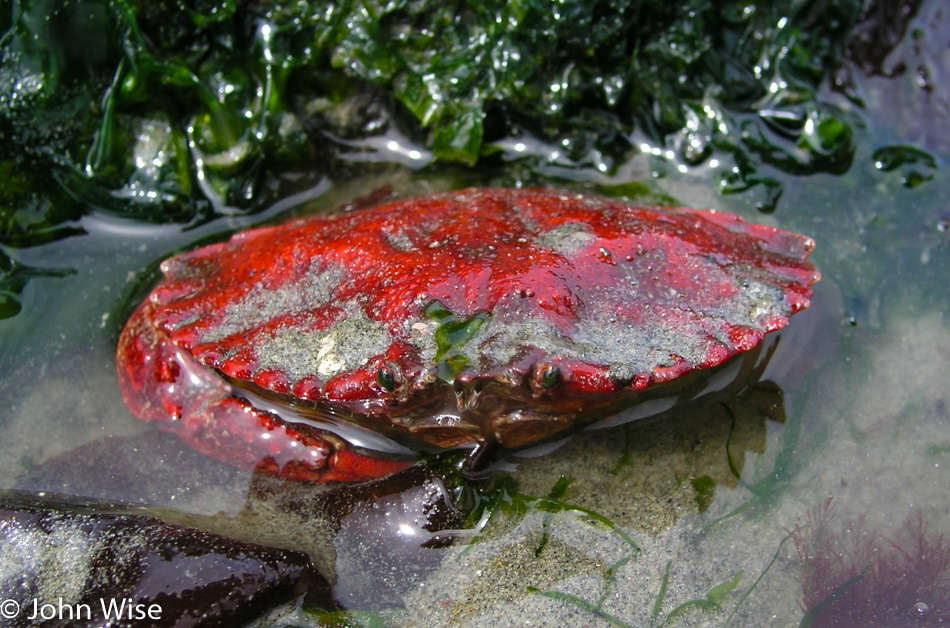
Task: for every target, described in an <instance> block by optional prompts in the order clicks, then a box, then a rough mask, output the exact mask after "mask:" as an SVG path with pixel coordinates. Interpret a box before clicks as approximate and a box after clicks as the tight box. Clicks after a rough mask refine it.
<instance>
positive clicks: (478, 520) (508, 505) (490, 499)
mask: <svg viewBox="0 0 950 628" xmlns="http://www.w3.org/2000/svg"><path fill="white" fill-rule="evenodd" d="M572 482H573V480H571V479H569V478H566V477H564V476H561V477H560V478H558V480H557V482H555V484H554V486H553V487H552V489H551V491H550V492H549V493H548V495H549V496H548V497H533V496H531V495H525V494H523V493H519V492H518V486H517V483H516V482H515V480H514V478H512V477H511V476H508V475H504V476H499V477H498V478H495V479H494V481H493V482H491V483H490V484H489V485H487V486H481V487H479V486H476V485H473V484H463V485H462V486H460V487H459V491H458V492H459V495H458V503H459V505H460V507H462V508H465V509H467V511H468V512H469V513H470V514H469V519H470V520H471V521H472V523H473V526H474V527H475V529H476V530H477V531H478V532H476V534H475V535H474V536H473V537H472V540H471V541H470V543H469V547H471V546H473V545H475V544H476V543H478V542H479V540H480V538H481V535H482V534H483V532H484V530H485V528H486V527H487V525H488V523H489V522H490V521H491V519H492V518H493V517H494V516H495V515H496V514H497V513H500V512H504V513H509V514H514V515H523V514H525V513H527V512H530V511H532V510H535V511H541V512H543V513H545V518H544V519H543V520H542V526H543V525H544V522H545V521H546V520H547V519H546V518H547V516H548V515H549V514H553V513H558V512H573V513H577V514H580V515H583V516H584V517H586V518H588V519H591V520H593V521H596V522H597V523H600V524H602V525H604V526H606V527H607V528H608V529H610V531H611V532H613V533H614V534H616V535H617V536H619V537H620V538H621V539H622V540H623V541H624V543H626V544H627V545H628V546H630V548H631V551H632V555H634V556H635V555H637V554H639V553H640V551H641V550H640V546H639V545H637V543H636V541H634V540H633V538H632V537H631V536H630V535H629V534H627V532H626V531H625V530H624V529H623V528H621V527H620V526H618V525H617V524H616V523H614V522H613V521H611V520H610V519H609V518H607V517H605V516H604V515H602V514H600V513H598V512H596V511H594V510H590V509H589V508H584V507H582V506H577V505H574V504H571V503H569V502H566V501H563V499H562V497H563V496H564V494H565V493H566V492H567V489H568V488H569V487H570V485H571V483H572ZM546 542H547V541H546V540H544V536H543V533H542V543H541V547H539V548H538V549H537V550H536V551H535V554H536V555H540V554H541V551H542V550H543V546H544V544H546ZM463 553H464V552H463Z"/></svg>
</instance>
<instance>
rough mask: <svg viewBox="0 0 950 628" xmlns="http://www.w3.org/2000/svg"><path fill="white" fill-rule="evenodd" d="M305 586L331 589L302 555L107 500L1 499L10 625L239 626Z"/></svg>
mask: <svg viewBox="0 0 950 628" xmlns="http://www.w3.org/2000/svg"><path fill="white" fill-rule="evenodd" d="M304 591H306V592H307V593H308V599H310V600H317V599H318V598H321V597H324V594H327V592H328V591H329V585H328V583H327V582H326V580H325V579H323V578H322V577H321V576H319V575H318V574H317V573H316V571H315V570H314V568H313V567H312V565H311V561H310V558H309V557H308V556H307V554H305V553H303V552H298V551H289V550H282V549H276V548H270V547H265V546H261V545H254V544H249V543H243V542H239V541H235V540H232V539H229V538H226V537H222V536H218V535H214V534H210V533H207V532H203V531H200V530H196V529H192V528H185V527H180V526H174V525H170V524H167V523H164V522H162V521H160V520H158V519H155V518H152V517H147V516H143V515H138V514H129V513H122V512H117V511H114V510H111V511H110V506H109V505H107V504H87V505H76V504H67V503H64V502H56V501H49V500H42V501H41V500H39V499H38V498H37V497H35V496H30V495H24V494H19V493H14V492H7V493H4V494H3V495H0V597H2V598H3V599H4V606H3V608H2V612H3V613H4V620H3V621H4V622H9V623H4V624H3V625H8V626H101V625H104V624H106V625H110V626H133V625H135V626H142V625H149V626H200V627H209V626H235V625H240V624H241V623H242V622H247V621H250V620H252V619H254V618H256V617H258V616H259V615H260V614H261V613H263V612H265V611H267V610H268V609H270V608H272V607H274V606H276V605H279V604H282V603H286V602H288V601H290V600H292V599H294V597H296V596H297V595H300V594H302V593H303V592H304ZM327 600H328V598H325V599H324V600H322V602H323V603H324V604H326V605H327V606H332V605H331V604H329V602H328V601H327Z"/></svg>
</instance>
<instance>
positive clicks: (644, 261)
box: [117, 189, 819, 482]
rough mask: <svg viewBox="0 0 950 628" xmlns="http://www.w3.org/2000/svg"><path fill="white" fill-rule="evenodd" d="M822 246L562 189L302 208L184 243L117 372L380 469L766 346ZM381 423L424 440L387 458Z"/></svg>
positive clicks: (604, 409) (349, 465)
mask: <svg viewBox="0 0 950 628" xmlns="http://www.w3.org/2000/svg"><path fill="white" fill-rule="evenodd" d="M813 246H814V243H813V242H812V240H811V239H809V238H806V237H804V236H801V235H797V234H794V233H788V232H785V231H780V230H778V229H774V228H772V227H765V226H760V225H750V224H747V223H746V222H744V221H743V220H742V219H741V218H739V217H737V216H733V215H730V214H724V213H719V212H716V211H699V210H693V209H677V208H663V207H635V206H631V205H629V204H627V203H623V202H619V201H613V200H608V199H603V198H598V197H592V196H585V195H582V194H576V193H573V192H566V191H558V190H545V189H533V190H507V189H472V190H464V191H461V192H452V193H448V194H439V195H434V196H427V197H422V198H413V199H407V200H402V201H398V202H394V203H390V204H387V205H381V206H377V207H373V208H370V209H363V210H359V211H353V212H350V213H341V214H338V215H334V216H314V217H308V218H302V219H298V220H293V221H291V222H288V223H286V224H282V225H279V226H275V227H265V228H262V229H256V230H253V231H248V232H245V233H240V234H238V235H236V236H234V237H233V238H232V239H231V240H230V241H229V242H224V243H221V244H215V245H212V246H208V247H205V248H202V249H199V250H196V251H192V252H190V253H185V254H183V255H179V256H177V257H173V258H171V259H168V260H166V261H165V262H164V263H163V264H162V267H161V268H162V272H163V273H164V274H165V279H164V281H162V282H161V283H160V284H159V285H158V286H157V287H156V288H155V290H154V291H153V292H152V293H151V294H150V295H149V297H148V299H146V300H145V302H144V303H143V304H142V305H141V306H140V307H139V309H138V310H137V311H136V312H135V314H134V315H133V316H132V318H131V320H130V321H129V322H128V324H127V326H126V328H125V331H124V332H123V334H122V337H121V339H120V341H119V348H118V357H117V361H118V369H119V377H120V383H121V386H122V392H123V394H124V396H125V400H126V403H127V404H128V406H129V408H130V409H131V410H132V412H133V413H134V414H135V415H137V416H138V417H139V418H141V419H143V420H146V421H156V422H159V423H160V424H161V427H162V428H164V429H167V430H170V431H174V432H175V433H177V434H178V435H179V436H180V437H181V438H182V439H183V440H185V441H186V442H187V443H188V444H190V445H191V446H193V447H195V448H196V449H198V450H200V451H202V452H204V453H206V454H208V455H210V456H212V457H214V458H216V459H219V460H222V461H225V462H229V463H233V464H236V465H240V466H245V467H248V468H254V469H256V470H257V471H258V472H262V473H267V474H272V475H279V476H284V477H289V478H295V479H301V480H308V481H314V482H331V481H358V480H364V479H370V478H376V477H382V476H385V475H388V474H390V473H393V472H395V471H398V470H400V469H403V468H405V467H407V466H409V465H410V464H411V463H412V460H411V458H410V457H407V456H406V455H405V454H407V453H409V452H411V451H413V450H415V451H418V450H419V445H423V446H424V445H425V444H429V445H430V446H435V447H439V448H441V447H456V446H464V445H471V444H479V443H498V444H500V445H502V446H505V447H518V446H521V445H525V444H527V443H531V442H534V441H536V440H538V439H541V438H544V437H547V436H550V435H552V434H555V433H557V432H560V431H562V430H564V429H566V428H568V427H571V426H576V425H579V424H583V423H584V422H587V421H590V420H591V419H593V418H595V417H601V416H604V415H605V414H607V413H610V412H614V411H616V410H617V409H619V408H621V407H623V406H626V405H629V404H632V403H634V402H635V401H636V400H637V397H638V395H640V394H641V391H643V390H644V389H646V388H648V387H650V386H653V385H654V384H659V383H663V382H668V381H670V380H673V379H675V378H679V377H681V376H683V375H685V374H687V373H689V372H691V371H694V370H696V369H705V368H709V367H712V366H715V365H718V364H720V363H722V362H723V361H724V360H727V359H728V358H730V357H732V356H733V355H735V354H737V353H740V352H744V351H747V350H749V349H751V348H752V347H755V346H756V345H758V344H759V343H760V342H761V341H762V339H763V337H764V336H765V334H767V333H769V332H772V331H775V330H777V329H780V328H782V327H784V326H785V325H786V324H787V323H788V319H789V316H790V315H792V314H794V313H796V312H798V311H801V310H802V309H804V308H806V307H808V305H809V301H810V298H811V294H812V293H811V289H810V286H811V285H812V284H814V283H815V282H816V281H818V279H819V274H818V271H816V270H815V268H814V266H812V264H811V263H809V262H808V261H807V257H808V255H809V253H810V252H811V250H812V248H813ZM349 426H353V427H349ZM374 434H383V435H387V436H388V437H389V439H388V440H389V442H397V443H400V442H401V443H415V444H416V446H415V447H412V446H410V447H404V446H403V447H400V446H396V447H395V450H396V451H401V452H402V453H403V454H404V455H402V456H396V457H393V456H387V455H386V454H384V453H383V454H381V453H379V452H378V451H377V452H373V451H370V450H372V449H377V447H376V445H374V444H373V443H371V442H370V441H371V440H372V438H373V435H374ZM367 438H368V439H369V440H367ZM379 440H384V439H382V438H381V437H380V439H379Z"/></svg>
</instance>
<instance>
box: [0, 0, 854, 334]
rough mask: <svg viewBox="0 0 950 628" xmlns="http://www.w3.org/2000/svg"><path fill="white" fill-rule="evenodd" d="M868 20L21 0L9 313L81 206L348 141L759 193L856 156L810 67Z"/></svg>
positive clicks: (12, 58)
mask: <svg viewBox="0 0 950 628" xmlns="http://www.w3.org/2000/svg"><path fill="white" fill-rule="evenodd" d="M861 16H862V4H861V2H860V1H858V0H815V1H811V2H801V1H786V2H764V1H761V2H718V3H713V2H710V1H708V0H692V1H688V2H681V3H667V2H661V1H659V0H642V1H639V2H637V1H634V2H619V1H616V0H600V1H596V2H565V3H558V4H550V3H546V2H538V1H533V0H526V1H520V2H503V1H500V0H492V1H488V2H482V1H479V2H474V1H471V2H456V3H443V2H435V1H429V0H415V1H409V0H396V1H392V2H378V1H365V2H355V1H350V2H347V1H343V2H329V3H327V2H307V1H303V2H296V3H278V2H247V1H241V0H220V1H217V2H213V1H206V0H188V1H183V2H168V1H166V2H142V1H140V0H111V1H109V2H105V1H92V0H89V1H70V0H44V1H39V2H14V3H13V4H12V6H11V7H10V10H9V11H6V12H4V13H3V14H2V15H0V32H2V33H3V34H2V36H0V174H2V175H3V178H4V181H5V185H4V186H2V189H0V246H2V247H3V248H2V250H0V260H2V264H0V315H2V316H4V317H7V316H12V315H15V314H16V313H17V311H19V297H18V295H19V294H20V293H21V291H22V289H23V285H24V278H25V277H26V278H28V277H29V276H31V274H44V273H45V274H47V275H48V274H49V271H47V270H41V269H36V268H27V267H26V266H24V264H22V263H21V262H20V261H17V255H16V249H19V248H23V247H33V246H37V245H40V244H43V243H46V242H50V241H53V240H57V239H60V238H63V237H68V236H72V235H78V234H80V233H82V232H83V229H82V227H81V226H80V225H79V224H78V222H79V221H80V219H81V217H82V216H83V215H86V214H89V213H105V214H112V215H116V216H120V217H123V218H127V219H131V220H134V221H137V222H152V223H154V222H160V223H161V222H173V223H179V224H182V225H186V226H195V225H196V224H200V223H204V222H207V221H210V220H213V219H215V218H216V217H220V216H222V215H225V216H226V215H233V214H244V213H256V212H258V211H261V210H263V209H264V208H266V207H268V206H270V205H272V204H273V203H274V202H275V201H276V200H278V199H280V198H285V197H287V196H288V195H289V194H292V193H294V192H298V191H300V190H304V189H307V188H308V187H312V186H313V185H315V184H316V182H318V181H320V180H321V178H323V177H325V176H330V177H332V178H334V179H346V178H350V177H352V176H353V173H354V161H375V162H387V161H388V162H393V161H397V162H398V161H400V160H402V162H403V163H409V164H410V165H411V166H412V167H413V168H425V167H427V166H428V167H429V169H430V170H431V169H433V168H441V169H442V170H445V169H446V168H449V169H450V170H451V169H452V167H453V164H454V165H461V166H473V165H476V164H478V166H479V167H480V169H482V170H486V169H492V168H498V167H501V166H504V167H506V168H508V169H512V170H520V171H522V172H525V173H526V176H529V177H530V176H537V175H540V176H543V177H544V176H546V177H551V176H552V175H553V176H554V177H555V178H562V179H563V178H566V179H576V178H577V177H578V176H584V177H585V178H590V177H591V176H596V177H602V178H608V179H610V178H613V177H616V176H617V174H618V170H619V169H620V168H621V167H622V166H623V165H624V164H625V163H628V162H629V160H630V159H631V157H632V156H635V155H636V154H639V153H641V152H645V151H653V152H654V153H656V154H660V153H661V151H662V154H664V155H665V154H668V153H669V154H671V155H675V160H676V161H678V162H679V163H681V164H683V165H684V166H685V167H701V166H702V165H703V164H704V163H706V162H708V160H710V159H713V158H718V159H719V160H720V161H725V162H729V163H731V164H734V166H735V167H733V168H724V169H723V170H722V174H721V176H720V181H719V185H720V189H721V191H723V192H726V193H731V192H741V191H744V190H747V189H749V188H752V187H756V188H761V189H763V190H765V193H764V194H763V197H764V200H763V201H762V207H763V208H765V209H774V206H775V203H777V201H778V198H779V197H780V196H781V193H782V189H781V188H782V186H781V184H780V183H779V182H778V181H777V180H775V179H774V178H773V177H771V176H769V175H768V174H767V173H765V172H763V167H765V168H766V170H768V169H769V168H775V169H778V170H780V171H784V172H788V173H794V174H811V173H820V172H831V173H841V172H843V171H845V170H847V168H848V167H849V166H850V163H851V160H852V155H853V146H852V140H853V133H854V128H855V124H856V122H857V121H856V119H855V118H854V116H853V115H852V114H850V113H849V112H847V111H845V110H843V109H842V108H841V107H840V106H839V104H835V103H831V102H829V101H828V100H827V99H825V98H823V96H822V95H821V94H820V87H821V85H822V83H823V81H826V80H827V78H828V75H829V72H831V71H832V70H833V69H834V68H836V67H837V66H838V64H839V62H840V60H841V58H842V55H843V54H844V52H845V48H846V44H847V42H848V41H849V40H848V37H849V34H850V32H851V29H852V26H853V25H854V24H855V23H857V22H858V21H859V20H860V19H861ZM406 146H409V147H410V148H409V149H406ZM354 155H355V156H354ZM363 168H364V170H365V169H367V168H369V169H371V168H372V166H365V167H363ZM456 171H459V170H456ZM583 171H586V172H589V173H590V175H578V174H576V173H577V172H583ZM459 172H460V171H459ZM621 183H629V182H628V181H621ZM620 189H621V193H623V192H629V189H627V188H626V187H623V186H621V188H620ZM54 274H55V273H54Z"/></svg>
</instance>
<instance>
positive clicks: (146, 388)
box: [116, 301, 413, 483]
mask: <svg viewBox="0 0 950 628" xmlns="http://www.w3.org/2000/svg"><path fill="white" fill-rule="evenodd" d="M154 312H155V308H154V306H153V305H152V303H151V302H150V301H146V302H145V303H143V304H142V306H141V307H139V309H138V310H137V311H136V312H135V314H134V315H133V316H132V318H131V319H130V321H129V323H128V325H126V328H125V330H124V331H123V333H122V337H121V338H120V340H119V350H118V352H117V358H116V362H117V366H118V370H119V385H120V386H121V388H122V395H123V396H124V397H125V401H126V405H128V407H129V409H130V410H131V411H132V412H133V413H134V414H136V415H137V416H139V417H141V418H142V419H144V420H146V421H152V422H156V423H157V424H158V426H159V427H160V428H161V429H163V430H166V431H168V432H173V433H175V434H176V435H177V436H178V437H179V438H181V439H182V440H183V441H184V442H185V443H186V444H188V445H189V446H191V447H193V448H194V449H196V450H198V451H200V452H202V453H204V454H205V455H207V456H210V457H212V458H214V459H216V460H219V461H221V462H225V463H228V464H232V465H234V466H237V467H240V468H244V469H247V470H249V471H254V472H256V473H260V474H263V475H272V476H277V477H282V478H287V479H292V480H298V481H305V482H314V483H323V482H358V481H363V480H373V479H377V478H382V477H386V476H388V475H392V474H394V473H397V472H399V471H402V470H404V469H406V468H408V467H410V466H412V464H413V462H412V461H411V460H399V459H389V458H380V457H376V456H372V455H368V454H364V453H361V452H360V451H357V450H356V449H354V448H353V447H352V446H350V445H349V443H347V442H346V441H344V440H343V439H341V438H340V437H338V436H337V435H335V434H333V433H331V432H329V431H325V430H321V429H319V428H316V427H313V426H311V425H309V424H308V425H298V424H295V423H291V422H287V421H284V420H282V419H281V418H279V417H277V416H275V415H274V414H272V413H270V412H267V411H264V410H260V409H258V408H256V407H254V406H253V405H252V403H251V402H249V401H248V400H246V399H244V398H242V397H239V396H237V395H236V394H235V390H234V388H233V387H232V385H231V384H230V383H228V382H227V381H226V380H225V379H224V378H223V377H222V376H221V375H219V374H218V372H217V371H215V370H214V369H211V368H209V367H207V366H204V365H202V364H200V363H198V362H197V360H195V359H194V358H192V357H191V356H190V355H189V354H188V353H186V352H185V351H183V350H182V349H180V348H178V347H176V346H175V345H174V344H173V343H172V341H171V340H170V339H169V338H168V336H167V335H165V334H164V333H163V332H162V331H160V330H159V329H158V328H157V327H156V326H155V325H154V323H153V319H152V317H153V315H154Z"/></svg>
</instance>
